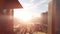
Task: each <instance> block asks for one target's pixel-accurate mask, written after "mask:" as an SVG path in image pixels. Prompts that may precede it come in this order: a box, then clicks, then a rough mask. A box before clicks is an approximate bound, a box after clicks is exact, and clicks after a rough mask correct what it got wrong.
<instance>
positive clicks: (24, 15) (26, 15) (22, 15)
mask: <svg viewBox="0 0 60 34" xmlns="http://www.w3.org/2000/svg"><path fill="white" fill-rule="evenodd" d="M14 17H16V18H18V19H21V20H23V21H29V20H30V19H32V14H31V13H30V12H29V11H16V10H15V11H14Z"/></svg>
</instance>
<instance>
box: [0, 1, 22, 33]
mask: <svg viewBox="0 0 60 34" xmlns="http://www.w3.org/2000/svg"><path fill="white" fill-rule="evenodd" d="M15 8H22V6H21V4H20V3H19V2H18V0H0V34H15V33H14V31H13V26H14V20H13V14H14V11H13V9H15Z"/></svg>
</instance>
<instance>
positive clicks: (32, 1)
mask: <svg viewBox="0 0 60 34" xmlns="http://www.w3.org/2000/svg"><path fill="white" fill-rule="evenodd" d="M18 1H19V2H20V3H21V5H22V6H23V8H22V9H15V10H14V11H29V12H30V13H32V14H34V15H37V16H39V15H40V14H41V13H42V12H46V11H48V3H49V2H50V0H18Z"/></svg>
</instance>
